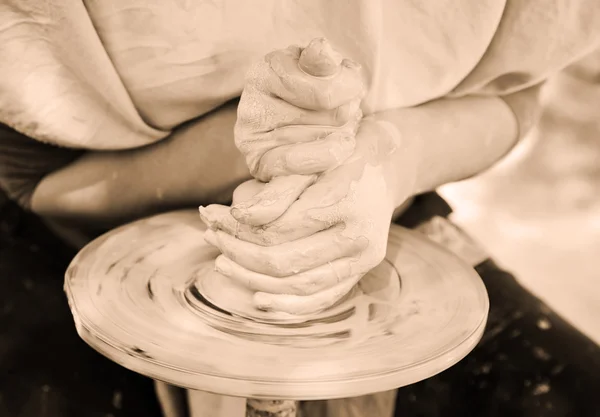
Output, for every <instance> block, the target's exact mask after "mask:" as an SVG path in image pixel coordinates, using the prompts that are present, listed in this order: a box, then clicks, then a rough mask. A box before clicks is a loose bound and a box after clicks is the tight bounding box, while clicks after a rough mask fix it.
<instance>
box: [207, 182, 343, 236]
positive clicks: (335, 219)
mask: <svg viewBox="0 0 600 417" xmlns="http://www.w3.org/2000/svg"><path fill="white" fill-rule="evenodd" d="M248 183H249V184H251V182H250V181H248ZM256 183H258V181H256ZM259 184H262V183H259ZM350 184H351V181H346V182H345V183H340V181H339V179H338V178H336V176H334V175H327V174H324V175H322V176H321V177H320V178H319V180H318V181H317V182H316V183H315V184H313V185H311V186H310V187H308V188H307V189H306V190H305V191H304V192H303V193H302V194H301V195H300V197H299V199H298V200H296V201H295V202H293V204H292V205H291V206H290V207H289V208H288V209H286V210H285V212H284V213H283V214H282V215H281V216H280V217H278V218H277V219H276V220H274V221H272V222H270V223H268V224H265V225H262V226H253V225H251V224H245V223H241V222H239V221H238V220H237V219H236V218H235V217H233V215H232V214H231V209H230V208H229V207H227V206H222V205H218V204H211V205H209V206H208V207H200V216H201V218H202V220H203V221H204V223H205V224H206V225H207V227H209V228H211V229H213V230H222V231H224V232H226V233H228V234H230V235H231V236H234V237H237V238H238V239H240V240H243V241H246V242H251V243H255V244H257V245H261V246H273V245H280V244H282V243H286V242H291V241H294V240H298V239H303V238H306V237H308V236H310V235H313V234H315V233H317V232H320V231H323V230H326V229H329V228H330V227H333V226H335V225H338V224H341V223H344V222H346V221H347V220H348V218H349V217H348V213H347V211H346V210H341V209H340V206H339V203H340V202H341V201H342V200H343V199H344V198H345V197H346V196H347V195H348V192H349V187H350ZM248 187H251V185H248ZM265 187H266V185H265ZM234 207H235V208H238V209H239V208H240V207H239V206H234Z"/></svg>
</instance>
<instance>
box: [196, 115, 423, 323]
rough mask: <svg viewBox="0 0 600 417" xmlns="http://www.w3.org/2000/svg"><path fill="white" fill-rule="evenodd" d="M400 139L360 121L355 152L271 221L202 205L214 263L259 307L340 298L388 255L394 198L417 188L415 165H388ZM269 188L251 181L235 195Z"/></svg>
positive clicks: (303, 310) (297, 308)
mask: <svg viewBox="0 0 600 417" xmlns="http://www.w3.org/2000/svg"><path fill="white" fill-rule="evenodd" d="M397 140H398V138H396V137H394V136H393V135H390V134H389V131H388V130H386V129H382V128H381V126H380V125H379V124H378V123H377V122H374V121H371V120H370V119H365V120H363V122H362V123H361V126H360V129H359V131H358V134H357V137H356V142H357V146H356V150H355V152H354V154H353V155H352V156H351V157H350V158H349V159H348V160H347V161H345V162H344V163H342V164H341V165H340V166H339V167H337V168H335V169H333V170H331V171H329V172H326V173H324V174H322V175H321V176H320V177H319V178H318V179H317V180H316V181H315V182H314V184H312V185H311V186H309V187H308V188H307V189H306V191H304V193H302V194H301V195H300V197H299V198H298V200H297V201H295V202H293V203H292V204H291V205H290V206H289V209H288V210H287V211H285V213H284V214H283V215H282V216H281V217H279V218H278V219H276V220H275V221H273V222H271V223H269V224H266V225H262V226H253V225H248V224H243V223H240V222H238V221H237V220H236V219H235V218H234V217H233V216H232V215H231V212H230V209H229V207H226V206H219V205H212V206H209V207H207V208H205V209H203V210H202V212H201V217H202V219H203V220H204V222H205V223H206V224H207V225H208V226H209V227H210V229H211V230H210V231H208V232H207V233H206V236H205V239H206V241H207V242H209V243H210V244H212V245H214V246H215V247H217V248H218V249H219V250H220V251H221V252H222V255H220V256H219V257H218V258H217V260H216V263H215V267H216V269H217V270H218V271H219V272H220V273H221V274H223V275H225V276H227V277H230V278H231V279H234V280H236V281H237V282H239V283H240V284H241V285H244V286H247V287H248V288H250V289H251V290H253V291H255V292H256V294H255V298H254V302H255V305H256V307H258V308H260V309H266V310H269V309H271V310H277V311H283V312H287V313H292V314H307V313H312V312H315V311H319V310H322V309H325V308H328V307H330V306H331V305H333V304H335V303H336V302H337V301H339V300H340V299H341V298H342V297H343V296H344V295H345V294H347V293H348V292H349V291H350V290H351V289H352V287H353V286H354V285H355V284H356V283H357V282H358V281H359V280H360V278H361V277H362V276H364V274H366V273H367V272H368V271H369V270H371V269H372V268H374V267H375V266H377V265H378V264H379V263H380V262H381V261H382V260H383V258H384V256H385V253H386V248H387V238H388V233H389V225H390V220H391V216H392V213H393V211H394V208H395V205H396V204H395V203H396V202H397V201H402V200H403V199H405V198H408V196H409V195H410V193H411V191H412V187H413V183H414V175H415V173H414V172H413V169H412V168H411V165H410V164H407V165H406V166H404V167H396V166H395V164H392V163H391V162H392V156H393V155H394V154H395V152H397V149H398V142H397ZM264 187H265V186H264V185H263V184H261V183H260V182H258V181H249V182H247V183H244V184H243V185H242V186H240V187H239V188H238V190H236V193H234V199H235V200H238V199H244V198H248V197H249V196H251V195H253V194H258V193H260V192H261V189H262V188H264ZM284 198H285V197H284ZM234 203H235V201H234ZM242 216H243V214H242Z"/></svg>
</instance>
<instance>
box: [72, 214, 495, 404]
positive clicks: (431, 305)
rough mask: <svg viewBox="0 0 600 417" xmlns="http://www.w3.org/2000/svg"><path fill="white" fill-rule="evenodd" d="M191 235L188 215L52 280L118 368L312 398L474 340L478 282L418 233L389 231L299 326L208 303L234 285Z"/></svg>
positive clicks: (481, 301) (449, 356)
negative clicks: (328, 303) (361, 269)
mask: <svg viewBox="0 0 600 417" xmlns="http://www.w3.org/2000/svg"><path fill="white" fill-rule="evenodd" d="M204 230H205V227H204V225H203V224H202V222H201V221H200V219H199V218H198V214H197V212H196V211H195V210H186V211H178V212H171V213H167V214H162V215H158V216H154V217H150V218H147V219H143V220H139V221H137V222H134V223H131V224H129V225H126V226H123V227H121V228H118V229H115V230H113V231H111V232H109V233H107V234H106V235H104V236H101V237H100V238H98V239H96V240H95V241H93V242H92V243H90V244H89V245H88V246H86V247H85V248H84V249H83V250H82V251H81V252H80V253H79V254H78V255H77V256H76V257H75V259H74V260H73V262H72V263H71V265H70V267H69V269H68V271H67V274H66V281H65V289H66V292H67V295H68V298H69V303H70V306H71V309H72V311H73V315H74V318H75V323H76V326H77V330H78V332H79V334H80V336H81V337H82V338H83V339H84V340H85V341H86V342H87V343H88V344H89V345H91V346H92V347H93V348H95V349H96V350H98V351H99V352H100V353H101V354H103V355H105V356H107V357H108V358H110V359H111V360H113V361H115V362H117V363H119V364H121V365H123V366H125V367H126V368H129V369H131V370H133V371H136V372H138V373H141V374H143V375H146V376H148V377H151V378H154V379H157V380H161V381H165V382H168V383H171V384H173V385H176V386H180V387H185V388H189V389H194V390H201V391H209V392H214V393H218V394H225V395H231V396H240V397H249V398H269V399H277V398H281V399H289V400H294V399H296V400H316V399H332V398H344V397H351V396H358V395H364V394H367V393H373V392H379V391H385V390H389V389H394V388H398V387H401V386H404V385H408V384H412V383H415V382H418V381H420V380H423V379H425V378H428V377H430V376H433V375H435V374H437V373H439V372H441V371H443V370H445V369H447V368H449V367H450V366H452V365H453V364H455V363H456V362H458V361H459V360H460V359H462V358H463V357H464V356H466V355H467V354H468V353H469V352H470V351H471V349H473V347H474V346H475V345H476V343H477V342H478V341H479V339H480V338H481V335H482V333H483V330H484V326H485V322H486V319H487V312H488V299H487V293H486V290H485V287H484V286H483V283H482V282H481V280H480V278H479V276H478V275H477V273H476V272H475V271H474V270H473V268H471V267H470V266H469V265H467V264H466V263H464V262H463V261H462V260H460V259H458V258H457V257H456V256H455V255H453V254H451V253H450V252H448V251H446V250H445V249H444V248H442V247H441V246H439V245H437V244H435V243H433V242H432V241H430V240H429V239H428V238H427V237H425V236H424V235H422V234H420V233H419V232H416V231H411V230H408V229H405V228H402V227H399V226H395V225H394V226H392V228H391V231H390V237H389V243H388V251H387V256H386V259H385V260H384V261H383V262H382V263H381V264H380V265H379V266H378V267H377V268H375V269H374V270H373V271H372V272H371V273H369V274H368V275H367V276H366V277H365V278H363V280H362V281H361V283H360V284H359V285H358V286H357V287H356V288H355V290H354V291H353V292H351V293H350V294H349V295H348V296H347V297H346V298H345V299H344V300H342V301H341V302H340V303H338V304H337V305H336V306H334V307H332V308H331V309H329V310H327V311H325V312H323V313H320V314H318V315H316V316H312V317H311V318H310V319H309V318H306V317H304V318H303V317H295V316H281V317H275V318H274V317H273V316H272V315H269V314H268V313H266V312H259V311H258V310H256V311H255V312H254V313H253V314H252V315H249V314H247V313H248V311H249V310H248V308H249V307H248V306H243V305H240V304H239V303H237V304H236V303H235V302H231V303H229V304H228V305H215V304H214V302H213V301H211V294H214V289H215V286H216V285H219V283H222V284H223V285H229V286H230V287H226V290H227V291H232V292H234V291H240V289H239V288H237V289H236V288H233V287H231V285H232V284H230V283H229V282H228V280H226V279H225V278H224V277H222V276H221V275H219V274H218V273H216V272H215V271H214V270H213V266H212V265H213V261H214V259H215V258H216V257H217V255H218V252H217V251H216V250H215V249H214V248H212V247H211V246H209V245H208V244H206V243H205V242H204V239H203V233H204ZM232 299H235V297H232ZM226 304H227V303H226Z"/></svg>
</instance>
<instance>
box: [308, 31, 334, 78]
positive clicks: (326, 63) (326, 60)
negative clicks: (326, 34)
mask: <svg viewBox="0 0 600 417" xmlns="http://www.w3.org/2000/svg"><path fill="white" fill-rule="evenodd" d="M341 64H342V55H340V54H339V53H338V52H337V51H335V50H334V49H333V48H332V46H331V44H330V43H329V42H328V41H327V39H325V38H316V39H313V40H312V41H311V42H310V43H309V44H308V46H307V47H306V48H304V50H303V51H302V53H301V54H300V58H299V60H298V66H299V67H300V69H301V70H302V71H304V72H306V73H307V74H309V75H312V76H314V77H328V76H331V75H333V74H335V73H336V72H338V70H339V69H340V65H341Z"/></svg>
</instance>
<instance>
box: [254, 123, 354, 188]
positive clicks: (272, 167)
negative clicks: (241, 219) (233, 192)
mask: <svg viewBox="0 0 600 417" xmlns="http://www.w3.org/2000/svg"><path fill="white" fill-rule="evenodd" d="M355 146H356V140H355V138H354V136H353V135H350V134H346V133H338V132H335V133H332V134H331V135H329V136H327V137H326V138H325V139H321V140H317V141H313V142H307V143H298V144H293V145H285V146H279V147H277V148H274V149H271V150H269V151H267V152H266V153H265V154H264V155H263V156H262V157H261V158H260V159H259V162H258V166H257V169H256V173H255V174H254V176H255V177H256V178H258V179H260V180H261V181H270V180H271V179H272V178H273V177H281V176H287V175H311V174H320V173H322V172H324V171H328V170H331V169H334V168H336V167H338V166H340V165H341V164H342V163H343V162H344V161H345V160H346V159H348V157H350V155H352V154H353V153H354V148H355Z"/></svg>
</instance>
